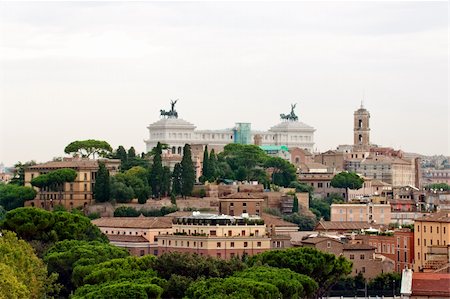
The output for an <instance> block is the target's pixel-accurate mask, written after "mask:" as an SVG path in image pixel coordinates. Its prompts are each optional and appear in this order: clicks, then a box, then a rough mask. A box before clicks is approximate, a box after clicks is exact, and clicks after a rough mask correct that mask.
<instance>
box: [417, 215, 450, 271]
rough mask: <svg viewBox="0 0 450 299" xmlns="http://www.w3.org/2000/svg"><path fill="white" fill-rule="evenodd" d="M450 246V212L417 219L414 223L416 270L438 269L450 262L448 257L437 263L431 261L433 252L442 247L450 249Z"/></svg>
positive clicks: (434, 260)
mask: <svg viewBox="0 0 450 299" xmlns="http://www.w3.org/2000/svg"><path fill="white" fill-rule="evenodd" d="M449 245H450V211H440V212H437V213H433V214H430V215H428V216H425V217H421V218H417V219H416V220H415V223H414V248H415V251H416V253H415V255H416V256H415V259H414V270H415V271H423V270H424V269H434V268H438V267H439V265H445V264H447V263H448V262H449V260H448V256H447V258H444V260H441V261H440V262H436V259H430V256H432V255H433V251H434V252H436V251H439V248H440V247H443V248H449ZM444 251H445V250H444Z"/></svg>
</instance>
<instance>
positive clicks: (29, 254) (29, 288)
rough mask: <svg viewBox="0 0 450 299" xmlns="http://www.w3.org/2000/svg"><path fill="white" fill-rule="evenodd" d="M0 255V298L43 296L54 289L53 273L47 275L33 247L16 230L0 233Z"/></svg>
mask: <svg viewBox="0 0 450 299" xmlns="http://www.w3.org/2000/svg"><path fill="white" fill-rule="evenodd" d="M0 257H1V259H0V298H43V297H45V296H48V295H50V294H51V293H52V292H57V290H58V287H57V285H55V283H54V282H55V280H56V275H51V276H48V275H47V267H46V266H45V264H44V263H43V262H42V260H40V259H39V258H38V257H37V256H36V254H35V253H34V251H33V248H32V247H31V246H30V245H29V244H27V243H26V242H25V241H23V240H19V239H18V238H17V235H16V234H15V233H13V232H10V231H5V230H3V231H1V232H0ZM3 296H5V297H3Z"/></svg>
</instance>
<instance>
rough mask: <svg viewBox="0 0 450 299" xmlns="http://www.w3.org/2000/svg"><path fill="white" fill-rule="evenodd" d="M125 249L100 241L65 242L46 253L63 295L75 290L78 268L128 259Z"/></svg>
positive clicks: (48, 263) (59, 243) (47, 261)
mask: <svg viewBox="0 0 450 299" xmlns="http://www.w3.org/2000/svg"><path fill="white" fill-rule="evenodd" d="M127 256H128V252H127V251H126V250H125V249H122V248H119V247H116V246H114V245H110V244H107V243H101V242H98V241H80V240H64V241H60V242H57V243H55V244H54V245H53V246H52V247H50V249H49V250H48V251H47V252H46V253H45V256H44V261H45V262H46V263H47V266H48V270H49V272H52V273H58V275H59V281H60V282H61V283H62V284H63V285H64V288H63V290H62V294H64V295H68V294H69V293H70V292H72V291H73V290H74V289H75V285H74V280H73V279H72V272H73V271H74V269H75V268H76V267H78V266H88V265H96V264H99V263H101V262H104V261H108V260H110V259H114V258H122V257H127Z"/></svg>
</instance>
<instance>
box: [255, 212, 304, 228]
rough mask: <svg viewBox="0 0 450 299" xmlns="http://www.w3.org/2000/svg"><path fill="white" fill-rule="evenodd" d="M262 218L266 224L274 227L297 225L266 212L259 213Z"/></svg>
mask: <svg viewBox="0 0 450 299" xmlns="http://www.w3.org/2000/svg"><path fill="white" fill-rule="evenodd" d="M260 217H261V218H262V219H263V220H264V223H265V224H266V225H267V226H275V227H287V226H289V227H298V225H297V224H295V223H292V222H288V221H284V220H283V219H281V218H280V217H277V216H273V215H270V214H267V213H261V216H260Z"/></svg>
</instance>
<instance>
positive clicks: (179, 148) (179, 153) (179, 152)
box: [178, 146, 181, 155]
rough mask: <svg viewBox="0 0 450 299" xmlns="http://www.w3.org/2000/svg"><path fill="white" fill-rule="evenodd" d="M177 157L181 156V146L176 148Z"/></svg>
mask: <svg viewBox="0 0 450 299" xmlns="http://www.w3.org/2000/svg"><path fill="white" fill-rule="evenodd" d="M178 155H181V146H179V147H178Z"/></svg>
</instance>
